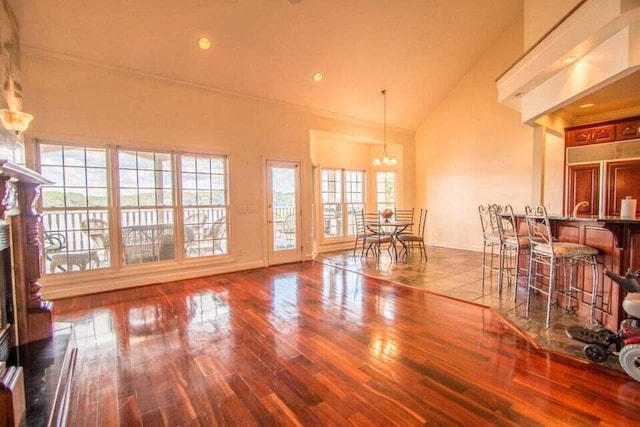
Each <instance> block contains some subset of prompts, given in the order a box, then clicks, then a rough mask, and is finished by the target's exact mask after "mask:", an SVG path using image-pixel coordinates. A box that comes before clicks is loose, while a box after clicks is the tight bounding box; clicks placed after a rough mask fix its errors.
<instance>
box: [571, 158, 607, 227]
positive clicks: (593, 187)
mask: <svg viewBox="0 0 640 427" xmlns="http://www.w3.org/2000/svg"><path fill="white" fill-rule="evenodd" d="M567 182H568V184H569V185H568V187H567V199H566V200H567V206H566V214H567V215H571V214H572V213H573V207H574V206H575V205H577V204H578V203H580V202H583V201H587V202H589V206H581V207H580V209H579V210H578V214H580V215H598V210H599V208H600V163H589V164H585V165H570V166H569V170H568V177H567Z"/></svg>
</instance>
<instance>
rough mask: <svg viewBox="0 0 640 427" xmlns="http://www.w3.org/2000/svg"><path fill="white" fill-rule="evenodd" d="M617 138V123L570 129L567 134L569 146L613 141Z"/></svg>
mask: <svg viewBox="0 0 640 427" xmlns="http://www.w3.org/2000/svg"><path fill="white" fill-rule="evenodd" d="M615 139H616V125H614V124H610V125H602V126H594V127H589V128H585V129H573V130H568V131H567V135H566V142H567V144H566V145H567V147H575V146H576V145H587V144H597V143H599V142H611V141H615Z"/></svg>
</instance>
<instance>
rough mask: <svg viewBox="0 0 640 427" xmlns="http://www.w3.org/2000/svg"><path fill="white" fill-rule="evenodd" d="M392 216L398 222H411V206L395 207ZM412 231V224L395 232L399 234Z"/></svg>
mask: <svg viewBox="0 0 640 427" xmlns="http://www.w3.org/2000/svg"><path fill="white" fill-rule="evenodd" d="M393 217H394V218H395V220H396V221H399V222H413V208H411V209H396V210H395V212H394V214H393ZM412 231H413V224H411V225H408V226H406V227H404V228H403V229H402V230H401V231H399V232H397V233H396V234H397V235H400V234H411V232H412Z"/></svg>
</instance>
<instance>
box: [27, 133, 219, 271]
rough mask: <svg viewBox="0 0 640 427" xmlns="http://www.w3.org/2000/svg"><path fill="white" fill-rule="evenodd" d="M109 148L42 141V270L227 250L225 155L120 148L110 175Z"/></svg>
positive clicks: (96, 266) (176, 258)
mask: <svg viewBox="0 0 640 427" xmlns="http://www.w3.org/2000/svg"><path fill="white" fill-rule="evenodd" d="M111 150H112V149H109V148H93V147H79V146H71V145H64V144H58V143H43V142H39V143H38V153H39V162H40V171H41V173H42V174H43V175H44V176H45V177H47V178H49V179H51V180H53V181H55V183H56V184H55V185H53V186H46V187H43V188H42V204H43V242H44V244H43V250H44V255H45V256H44V262H45V266H44V271H45V273H48V274H52V273H63V272H71V271H79V270H94V269H99V268H106V267H115V268H119V267H120V266H123V265H124V266H126V265H132V264H144V263H150V262H156V261H171V260H173V261H180V260H182V259H184V258H198V257H204V256H219V255H223V254H226V253H227V231H228V230H227V223H228V222H227V218H228V215H227V213H228V204H227V203H228V202H227V200H228V196H227V159H226V157H224V156H209V155H195V154H189V155H187V154H175V153H169V152H164V153H163V152H154V151H136V150H115V151H116V152H115V156H116V159H114V160H116V162H117V169H115V170H114V171H113V172H112V171H111V168H110V164H109V161H108V159H109V158H110V157H111V152H112V151H111ZM176 165H179V166H180V174H179V175H176V173H175V168H176ZM176 179H177V182H174V180H176ZM111 180H113V181H111ZM110 188H114V189H115V191H114V193H113V194H114V196H115V197H117V200H118V201H119V203H118V205H117V207H114V205H113V204H112V203H111V202H110V200H109V189H110ZM178 202H181V203H180V204H178ZM178 218H179V220H178ZM114 223H117V228H116V227H115V225H116V224H114ZM112 224H113V225H114V227H112V226H111V225H112ZM111 232H113V233H117V234H116V237H117V239H114V238H112V237H113V236H112V235H111ZM114 241H118V242H120V243H121V245H120V246H121V247H118V248H113V247H112V244H111V243H112V242H114ZM177 243H179V244H181V246H176V244H177ZM178 248H180V249H181V250H178ZM114 253H116V254H118V261H117V262H116V260H114V259H113V257H112V255H113V254H114Z"/></svg>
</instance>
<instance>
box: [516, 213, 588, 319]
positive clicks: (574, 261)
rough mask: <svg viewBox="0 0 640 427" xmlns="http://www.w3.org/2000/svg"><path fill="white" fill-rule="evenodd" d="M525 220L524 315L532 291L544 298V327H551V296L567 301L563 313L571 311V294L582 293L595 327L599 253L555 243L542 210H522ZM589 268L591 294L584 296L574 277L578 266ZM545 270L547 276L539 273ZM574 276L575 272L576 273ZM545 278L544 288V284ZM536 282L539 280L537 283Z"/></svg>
mask: <svg viewBox="0 0 640 427" xmlns="http://www.w3.org/2000/svg"><path fill="white" fill-rule="evenodd" d="M525 218H526V220H527V229H528V231H529V245H530V249H529V274H528V277H527V304H526V313H527V315H528V314H529V303H530V299H531V291H532V290H535V291H538V292H540V293H542V294H544V295H547V319H546V327H549V324H550V323H551V303H552V301H553V294H554V292H555V293H556V294H558V295H564V296H565V301H566V309H567V310H569V309H570V305H571V298H572V294H573V293H582V294H586V295H588V296H590V297H591V304H590V313H589V317H590V319H589V320H590V321H591V323H593V324H595V323H597V321H596V319H595V308H596V298H597V294H598V264H597V259H596V256H597V255H598V250H597V249H596V248H592V247H591V246H587V245H582V244H579V243H570V242H558V241H554V240H553V234H552V233H551V226H550V225H549V217H548V215H547V210H546V208H545V207H544V206H538V207H536V208H532V207H530V206H527V207H526V208H525ZM578 264H583V265H590V266H591V272H592V287H591V292H590V293H589V292H586V291H585V290H584V289H583V288H579V287H578V286H577V285H576V284H575V283H574V281H575V280H576V279H577V277H574V276H577V274H575V275H574V270H577V265H578ZM539 267H542V268H545V267H546V268H547V269H548V276H545V271H538V268H539ZM558 267H562V268H563V279H564V280H563V282H564V283H563V284H564V289H559V286H558V283H557V282H558V278H557V271H556V270H557V269H558ZM567 268H569V269H570V272H569V281H568V285H567V280H566V279H567V278H566V276H567V275H566V269H567ZM576 273H577V271H576ZM545 278H547V285H546V286H545V284H544V280H543V279H545ZM538 279H541V280H540V282H538Z"/></svg>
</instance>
